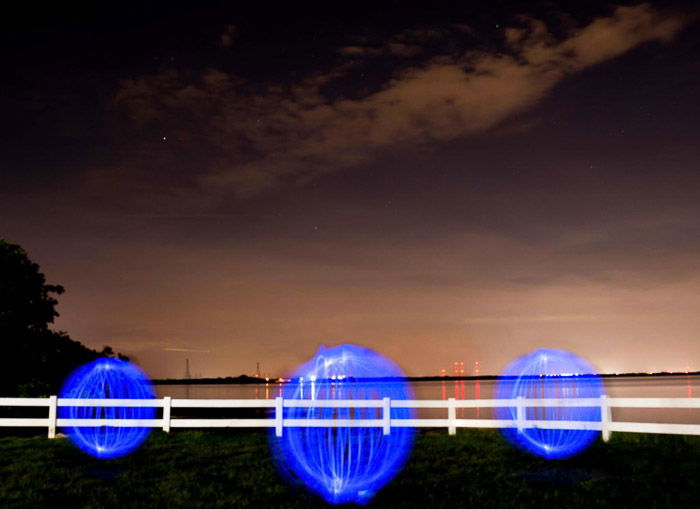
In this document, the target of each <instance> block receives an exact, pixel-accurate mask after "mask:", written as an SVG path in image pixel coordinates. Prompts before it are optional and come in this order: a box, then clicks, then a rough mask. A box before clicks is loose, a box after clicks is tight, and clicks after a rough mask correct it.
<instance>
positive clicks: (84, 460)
mask: <svg viewBox="0 0 700 509" xmlns="http://www.w3.org/2000/svg"><path fill="white" fill-rule="evenodd" d="M323 506H324V504H323V503H322V501H321V500H319V499H318V498H316V497H314V496H313V495H310V494H308V493H306V492H305V491H304V490H303V488H301V487H300V486H287V485H286V484H285V483H284V482H283V481H282V480H281V479H280V477H279V475H278V474H277V472H276V471H275V468H274V466H273V463H272V460H271V458H270V454H269V448H268V445H267V437H266V435H265V433H264V432H261V431H214V432H199V431H180V432H173V433H171V434H170V435H167V434H164V433H162V432H160V431H154V432H153V433H152V435H151V437H150V438H149V440H148V441H147V442H146V444H145V445H144V446H143V447H142V448H141V449H140V450H138V451H137V452H135V453H134V454H132V455H131V456H128V457H126V458H122V459H118V460H108V461H98V460H95V459H92V458H91V457H89V456H86V455H85V454H83V453H82V452H80V451H79V450H77V449H76V448H74V447H73V446H72V445H71V443H70V442H69V441H68V440H66V439H59V440H48V439H46V438H44V437H25V438H17V437H10V438H1V439H0V507H207V508H210V507H258V508H260V507H285V508H295V507H299V508H305V507H323ZM369 507H411V508H422V507H450V508H455V507H480V508H482V507H518V508H520V507H537V508H542V507H548V508H559V507H587V508H588V507H700V437H682V436H663V435H633V434H613V438H612V440H611V441H610V442H609V443H607V444H605V443H603V442H600V441H598V442H596V443H595V444H594V445H593V446H592V447H591V448H590V449H588V450H587V451H585V452H584V453H583V454H581V455H579V456H577V457H575V458H572V459H569V460H558V461H546V460H542V459H539V458H537V457H534V456H530V455H528V454H526V453H523V452H521V451H518V450H516V449H513V448H511V447H510V446H509V445H508V444H507V443H506V442H505V441H504V440H503V439H502V438H501V436H500V434H499V433H498V432H497V431H492V430H459V431H458V434H457V436H448V435H447V434H446V432H445V431H444V430H443V431H439V432H438V431H434V432H432V431H431V432H423V433H421V434H420V435H419V436H418V439H417V441H416V446H415V449H414V452H413V455H412V457H411V459H410V460H409V462H408V464H407V465H406V468H405V469H404V471H403V472H402V473H401V474H400V475H399V476H398V477H396V478H395V479H394V480H393V481H392V482H391V483H390V484H389V485H387V486H386V487H385V488H384V489H382V490H381V491H380V492H379V494H378V495H377V496H376V497H375V498H374V500H373V501H372V503H371V504H370V505H369Z"/></svg>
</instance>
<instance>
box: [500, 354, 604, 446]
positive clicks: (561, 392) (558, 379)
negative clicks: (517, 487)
mask: <svg viewBox="0 0 700 509" xmlns="http://www.w3.org/2000/svg"><path fill="white" fill-rule="evenodd" d="M595 373H596V370H595V368H593V366H591V365H590V364H589V363H588V362H587V361H586V360H584V359H582V358H581V357H578V356H576V355H574V354H572V353H569V352H566V351H564V350H555V349H539V350H536V351H534V352H531V353H529V354H526V355H523V356H522V357H519V358H518V359H516V360H515V361H513V362H511V363H510V364H509V365H508V366H507V367H506V368H505V370H504V371H503V373H502V374H501V376H500V378H499V380H498V383H497V384H496V387H495V397H496V398H498V399H516V398H518V397H521V398H523V399H541V398H564V399H568V398H600V396H601V395H603V394H605V388H604V386H603V382H602V381H601V379H600V377H599V376H598V375H597V374H595ZM494 410H495V414H496V418H497V419H512V420H517V408H516V407H514V406H510V407H497V408H495V409H494ZM524 417H525V419H526V420H538V421H591V422H600V420H601V412H600V407H599V406H594V407H574V406H547V407H544V406H541V407H538V406H528V407H526V408H525V412H524ZM501 432H502V433H503V436H505V438H506V439H508V440H509V441H510V442H511V443H512V444H514V445H516V446H519V447H521V448H524V449H525V450H527V451H530V452H532V453H534V454H537V455H539V456H543V457H545V458H548V459H557V458H568V457H571V456H574V455H576V454H578V453H579V452H581V451H582V450H583V449H585V448H586V447H588V446H589V445H590V443H591V442H592V441H593V440H595V438H596V436H597V435H598V434H599V432H598V431H591V430H574V429H541V428H532V427H530V428H528V427H525V428H524V429H522V430H518V429H516V428H503V429H502V430H501Z"/></svg>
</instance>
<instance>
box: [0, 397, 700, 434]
mask: <svg viewBox="0 0 700 509" xmlns="http://www.w3.org/2000/svg"><path fill="white" fill-rule="evenodd" d="M63 406H65V407H71V406H72V407H76V406H91V407H97V406H101V407H153V408H162V409H163V410H162V416H161V418H160V419H146V420H137V419H63V418H59V417H58V408H59V407H63ZM563 406H574V407H600V409H601V416H602V419H601V421H600V422H592V421H564V420H562V421H550V420H544V421H543V420H530V419H527V414H526V412H525V409H526V408H528V407H563ZM0 407H48V416H47V417H41V418H0V426H2V427H8V426H16V427H42V428H43V427H46V428H48V436H49V438H55V436H56V429H57V428H60V427H64V426H85V427H89V426H117V427H151V428H162V429H163V431H165V432H169V431H170V430H171V429H172V428H275V434H276V435H277V436H282V434H283V432H284V428H295V427H377V428H382V430H383V433H384V434H386V435H388V434H390V433H391V428H399V427H408V428H447V430H448V432H449V434H450V435H454V434H455V433H456V432H457V428H517V429H519V430H523V429H526V428H541V429H581V430H594V431H601V432H602V437H603V440H606V441H607V440H609V439H610V434H611V433H613V432H631V433H664V434H675V435H700V424H671V423H651V422H617V421H613V419H612V409H613V408H666V409H671V408H693V409H699V410H700V398H610V397H607V396H601V397H600V398H582V399H573V398H571V399H524V398H517V399H455V398H449V399H447V400H392V399H389V398H384V399H377V400H358V399H356V400H307V399H303V400H300V399H283V398H275V399H173V398H171V397H169V396H166V397H164V398H160V399H68V398H58V397H56V396H50V397H48V398H0ZM494 407H499V408H501V407H514V408H516V419H513V420H504V419H458V418H457V409H458V408H494ZM173 408H269V409H274V413H273V416H272V417H271V418H266V419H190V418H172V417H171V409H173ZM284 408H376V409H378V411H377V413H378V415H380V418H378V419H297V418H295V419H285V418H284V415H283V409H284ZM392 408H417V409H420V408H433V409H444V410H446V412H447V417H446V418H444V419H392V418H391V409H392Z"/></svg>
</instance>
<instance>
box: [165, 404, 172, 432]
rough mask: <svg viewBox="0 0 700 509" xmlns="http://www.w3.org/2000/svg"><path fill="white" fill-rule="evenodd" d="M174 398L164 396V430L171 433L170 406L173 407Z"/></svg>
mask: <svg viewBox="0 0 700 509" xmlns="http://www.w3.org/2000/svg"><path fill="white" fill-rule="evenodd" d="M172 401H173V399H172V398H171V397H170V396H165V397H164V398H163V431H165V432H166V433H170V408H171V407H172V404H173V403H172Z"/></svg>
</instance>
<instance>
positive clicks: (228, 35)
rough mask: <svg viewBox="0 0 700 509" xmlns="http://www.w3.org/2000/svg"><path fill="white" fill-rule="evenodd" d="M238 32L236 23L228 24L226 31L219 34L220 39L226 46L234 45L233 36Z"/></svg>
mask: <svg viewBox="0 0 700 509" xmlns="http://www.w3.org/2000/svg"><path fill="white" fill-rule="evenodd" d="M235 33H236V25H226V29H225V30H224V33H223V34H221V35H220V36H219V41H220V42H221V45H222V46H223V47H224V48H228V47H229V46H233V36H234V35H235Z"/></svg>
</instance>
